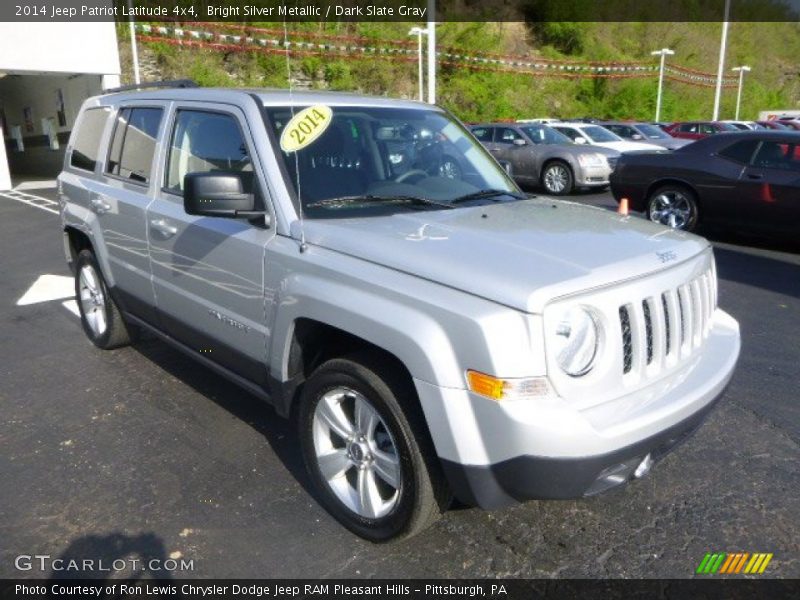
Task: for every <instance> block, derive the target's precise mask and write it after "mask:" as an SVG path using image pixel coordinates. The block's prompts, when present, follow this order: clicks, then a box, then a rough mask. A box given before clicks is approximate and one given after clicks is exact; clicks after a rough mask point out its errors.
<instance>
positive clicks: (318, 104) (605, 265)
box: [58, 89, 739, 541]
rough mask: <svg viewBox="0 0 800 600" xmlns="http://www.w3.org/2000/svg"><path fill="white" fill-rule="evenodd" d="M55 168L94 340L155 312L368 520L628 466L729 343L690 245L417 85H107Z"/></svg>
mask: <svg viewBox="0 0 800 600" xmlns="http://www.w3.org/2000/svg"><path fill="white" fill-rule="evenodd" d="M58 181H59V190H60V194H61V217H62V221H63V228H64V242H65V250H66V255H67V259H68V261H69V263H70V265H71V267H72V270H73V272H74V273H75V288H76V294H77V297H78V301H79V302H78V303H79V305H80V310H81V315H82V322H83V328H84V330H85V332H86V334H87V336H88V337H89V339H90V340H91V341H92V342H93V343H94V344H95V345H96V346H98V347H100V348H114V347H117V346H121V345H123V344H126V343H128V342H129V341H130V340H131V339H132V338H133V336H134V335H135V334H136V332H139V331H142V330H146V331H149V332H151V333H154V334H156V335H157V336H159V337H161V338H162V339H163V340H165V341H166V342H168V343H170V344H172V345H174V346H176V347H177V348H179V349H181V350H183V351H185V352H186V353H188V354H190V355H191V356H194V357H195V358H196V359H197V361H199V363H200V365H201V366H202V367H203V368H207V369H209V370H212V371H215V372H217V373H219V374H221V375H223V376H225V377H228V378H229V379H231V380H233V381H234V382H236V383H238V384H239V385H241V387H243V388H244V389H245V390H247V391H248V392H250V393H251V394H253V395H254V396H257V397H258V398H261V399H263V400H265V401H266V402H268V403H269V404H271V405H272V406H273V407H274V408H275V410H276V411H277V412H278V413H279V414H280V415H283V416H286V417H291V418H292V419H294V420H296V423H297V427H298V431H299V442H300V450H301V451H302V453H303V456H304V459H305V463H306V465H307V468H308V473H309V476H310V479H311V481H312V482H313V485H314V488H315V489H316V491H317V496H318V499H319V501H320V502H321V503H322V504H323V505H324V506H325V507H326V508H327V510H329V511H330V512H331V513H332V514H333V515H334V516H335V517H336V518H337V519H338V520H339V521H341V522H342V523H343V524H344V525H345V526H346V527H348V528H349V529H351V530H352V531H354V532H356V533H357V534H359V535H361V536H363V537H365V538H368V539H370V540H374V541H381V540H387V539H390V538H394V537H402V536H410V535H413V534H414V533H416V532H419V531H421V530H422V529H423V528H425V527H426V526H427V525H429V524H430V523H431V522H432V521H433V520H434V519H435V518H436V517H437V516H438V515H439V514H440V513H441V511H443V510H445V509H446V508H447V506H448V504H449V502H450V501H451V499H452V497H453V496H456V497H457V498H459V499H460V500H461V501H463V502H467V503H471V504H476V505H479V506H482V507H486V508H491V507H499V506H503V505H507V504H509V503H512V502H515V501H520V500H525V499H528V498H574V497H580V496H584V495H589V494H595V493H598V492H601V491H603V490H606V489H608V488H610V487H613V486H615V485H618V484H621V483H624V482H626V481H628V480H630V479H632V478H635V477H641V476H643V475H644V474H645V473H647V472H648V470H649V469H650V466H651V465H652V464H653V463H654V461H656V460H658V459H659V458H660V457H662V456H663V455H664V454H665V453H666V452H667V451H669V450H670V449H671V448H672V447H674V446H675V444H676V443H678V442H679V441H680V440H682V439H683V438H685V437H686V436H687V435H688V434H689V433H690V432H691V431H693V430H694V429H695V428H696V427H697V426H698V425H699V423H700V422H701V420H702V418H703V417H704V416H705V415H706V414H707V413H708V411H709V410H710V409H711V407H712V405H713V404H714V401H715V399H716V398H718V397H719V396H720V394H721V393H722V391H723V389H724V388H725V386H726V384H727V382H728V380H729V379H730V377H731V373H732V371H733V369H734V365H735V363H736V360H737V357H738V354H739V330H738V325H737V323H736V321H735V320H734V319H732V318H731V317H730V316H729V315H727V314H726V313H724V312H723V311H721V310H720V309H718V308H717V282H716V273H715V268H714V258H713V255H712V250H711V248H710V247H709V244H708V243H707V242H706V241H705V240H703V239H702V238H699V237H695V236H693V235H691V234H687V233H682V232H676V231H671V230H669V229H667V228H665V227H661V226H659V225H656V224H653V223H650V222H647V221H645V220H643V219H638V218H629V217H626V216H620V215H617V214H614V213H611V212H607V211H603V210H599V209H591V208H586V207H582V206H579V205H576V204H572V203H566V202H554V201H552V200H550V199H547V198H528V197H526V196H524V195H522V194H521V193H520V191H519V189H518V188H517V187H516V185H515V184H514V183H513V181H512V180H511V179H510V178H509V176H508V175H507V174H506V173H505V171H504V170H503V169H502V168H501V167H500V166H499V165H498V163H497V162H496V161H495V160H494V158H492V157H491V156H490V155H489V154H488V153H487V152H486V150H485V149H484V148H483V147H482V146H481V145H480V143H479V142H478V141H477V140H476V139H475V138H474V137H473V136H472V135H471V134H470V133H469V132H468V131H467V130H466V129H465V128H464V127H463V126H462V125H461V124H460V123H459V122H458V121H457V120H456V119H454V118H453V117H452V116H450V115H449V114H448V113H447V112H445V111H444V110H442V109H440V108H437V107H435V106H429V105H426V104H421V103H417V102H410V101H398V100H390V99H386V98H370V97H363V96H356V95H349V94H329V93H294V94H292V93H289V92H286V91H243V90H215V89H162V90H158V91H149V92H130V93H115V94H109V95H105V96H102V97H96V98H92V99H89V100H87V101H86V103H85V104H84V106H83V107H82V109H81V114H80V116H79V120H78V124H77V127H76V128H75V131H74V132H73V134H72V136H71V139H70V142H69V147H68V149H67V153H66V158H65V164H64V170H63V172H62V173H61V175H60V176H59V180H58Z"/></svg>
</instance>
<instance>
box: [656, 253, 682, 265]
mask: <svg viewBox="0 0 800 600" xmlns="http://www.w3.org/2000/svg"><path fill="white" fill-rule="evenodd" d="M656 256H657V257H658V260H660V261H661V262H662V263H668V262H670V261H672V260H678V255H677V254H675V253H674V252H673V251H672V250H667V251H666V252H656Z"/></svg>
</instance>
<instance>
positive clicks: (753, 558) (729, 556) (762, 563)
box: [695, 552, 772, 575]
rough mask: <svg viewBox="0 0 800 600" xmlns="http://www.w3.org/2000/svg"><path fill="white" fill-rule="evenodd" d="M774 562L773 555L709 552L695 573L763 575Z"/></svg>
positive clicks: (763, 553) (764, 553)
mask: <svg viewBox="0 0 800 600" xmlns="http://www.w3.org/2000/svg"><path fill="white" fill-rule="evenodd" d="M771 560H772V553H769V554H767V553H766V552H755V553H753V554H750V553H749V552H713V553H712V552H707V553H706V555H705V556H704V557H703V560H701V561H700V566H699V567H697V571H695V573H699V574H702V575H735V574H738V573H742V574H745V575H761V573H763V572H764V570H765V569H766V568H767V565H768V564H769V561H771Z"/></svg>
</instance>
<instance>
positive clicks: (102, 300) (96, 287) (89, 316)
mask: <svg viewBox="0 0 800 600" xmlns="http://www.w3.org/2000/svg"><path fill="white" fill-rule="evenodd" d="M78 282H79V283H78V285H79V288H78V289H79V296H80V302H81V308H82V310H83V316H84V318H85V320H86V324H87V325H88V326H89V329H91V331H92V333H93V334H94V336H95V337H100V336H101V335H103V334H104V333H105V332H106V329H107V327H108V314H107V313H106V297H105V294H104V293H103V287H102V284H101V283H100V278H99V277H98V275H97V272H96V271H95V270H94V267H92V266H91V265H83V266H82V267H81V270H80V273H79V275H78Z"/></svg>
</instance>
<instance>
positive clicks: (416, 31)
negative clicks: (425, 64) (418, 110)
mask: <svg viewBox="0 0 800 600" xmlns="http://www.w3.org/2000/svg"><path fill="white" fill-rule="evenodd" d="M427 33H428V30H427V29H425V28H424V27H412V28H411V31H409V32H408V35H415V36H417V56H418V57H419V100H420V102H422V101H423V100H425V93H424V90H423V87H422V36H423V35H427Z"/></svg>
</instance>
